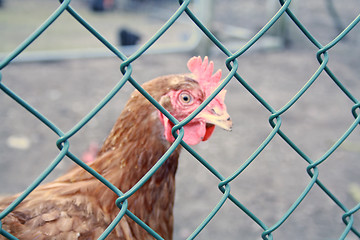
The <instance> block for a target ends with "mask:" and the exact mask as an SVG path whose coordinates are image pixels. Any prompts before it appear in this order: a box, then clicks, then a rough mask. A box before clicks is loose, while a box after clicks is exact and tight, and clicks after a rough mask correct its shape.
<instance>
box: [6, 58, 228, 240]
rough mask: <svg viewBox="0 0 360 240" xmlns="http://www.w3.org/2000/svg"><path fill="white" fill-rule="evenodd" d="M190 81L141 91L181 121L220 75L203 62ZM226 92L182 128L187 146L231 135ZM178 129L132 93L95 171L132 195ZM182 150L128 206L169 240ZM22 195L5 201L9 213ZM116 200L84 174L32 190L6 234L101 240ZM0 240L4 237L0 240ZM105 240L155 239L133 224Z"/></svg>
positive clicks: (173, 80) (192, 65)
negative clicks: (221, 132)
mask: <svg viewBox="0 0 360 240" xmlns="http://www.w3.org/2000/svg"><path fill="white" fill-rule="evenodd" d="M188 67H189V69H190V71H191V73H190V74H182V75H170V76H164V77H159V78H156V79H154V80H152V81H149V82H147V83H145V84H144V85H143V88H144V89H145V90H146V91H147V92H148V93H149V94H150V95H152V97H153V98H154V99H155V100H156V101H158V102H159V103H160V104H161V105H162V106H163V107H164V108H165V109H167V111H169V113H171V114H172V115H173V116H174V117H175V118H176V119H177V120H179V121H181V120H183V119H184V118H186V117H187V116H188V115H189V114H190V113H191V112H193V111H194V110H195V109H196V108H197V107H198V106H199V105H200V104H201V103H202V102H203V101H204V100H205V99H206V98H207V97H208V96H209V95H210V94H211V93H212V91H213V90H214V89H215V88H216V87H217V86H218V85H219V81H220V78H221V71H220V70H219V71H217V72H216V73H215V74H213V63H212V62H210V63H209V62H208V59H207V58H205V59H204V61H202V60H201V58H200V57H194V58H192V59H190V60H189V62H188ZM224 97H225V90H222V91H221V92H220V93H219V94H218V95H217V96H216V97H215V98H214V99H213V100H212V101H211V102H210V104H209V105H208V106H207V107H206V108H205V109H204V110H203V111H201V112H200V113H199V114H198V115H197V116H196V117H195V118H194V119H193V120H192V121H190V122H189V123H188V124H187V125H185V126H184V131H185V135H184V137H183V140H184V141H185V142H186V143H187V144H189V145H194V144H197V143H199V142H200V141H205V140H207V139H208V138H209V137H210V136H211V134H212V132H213V130H214V127H215V125H217V126H220V127H222V128H224V129H226V130H230V129H231V124H232V123H231V120H230V117H229V115H228V113H227V111H226V106H225V104H224ZM173 126H174V124H173V123H172V122H171V121H170V120H169V119H168V118H166V117H165V116H164V115H163V114H162V113H161V112H160V111H158V110H157V109H156V108H155V107H154V106H153V105H152V104H151V103H150V102H149V101H148V100H147V99H145V97H143V96H142V95H141V94H140V93H139V92H138V91H135V92H134V93H133V94H132V95H131V98H130V100H129V101H128V103H127V104H126V106H125V109H124V110H123V112H122V113H121V115H120V117H119V118H118V120H117V121H116V123H115V125H114V127H113V129H112V130H111V132H110V135H109V136H108V138H107V139H106V140H105V142H104V144H103V146H102V148H101V149H100V151H99V153H98V154H97V157H96V159H95V161H94V162H92V163H91V164H90V166H91V167H92V168H93V169H94V170H95V171H97V172H98V173H99V174H101V175H102V176H103V177H105V178H106V179H107V180H108V181H110V182H111V183H112V184H113V185H115V186H116V187H117V188H119V189H120V190H121V191H122V192H126V191H128V190H129V189H130V188H131V187H133V186H134V185H135V184H136V183H137V182H138V181H139V180H140V179H141V178H142V177H143V176H144V175H145V174H146V173H147V171H148V170H149V169H150V168H151V167H152V166H153V165H154V164H155V163H156V162H157V161H158V160H159V159H160V158H161V157H162V155H163V154H164V153H165V152H166V150H167V149H168V148H169V147H170V145H171V144H172V142H173V141H174V140H175V138H174V136H173V135H172V133H171V129H172V127H173ZM180 149H181V147H178V148H177V149H176V150H175V151H174V152H173V153H172V155H171V156H170V157H169V158H168V159H167V160H166V161H165V163H164V164H163V165H162V166H161V167H160V168H159V169H158V170H157V171H156V172H155V174H154V175H153V176H152V177H151V178H150V179H149V180H148V181H147V182H146V183H145V184H144V185H143V186H142V187H141V188H140V189H139V190H138V191H136V192H135V193H134V194H133V195H132V196H131V197H130V198H129V199H128V209H129V210H130V211H131V212H132V213H134V214H135V215H136V216H137V217H138V218H140V219H141V220H142V221H144V222H145V223H146V224H147V225H148V226H150V227H151V228H152V229H153V230H155V231H156V232H157V233H158V234H159V235H160V236H162V237H163V238H164V239H172V232H173V205H174V194H175V173H176V169H177V165H178V158H179V154H180ZM17 196H18V195H15V196H11V197H7V198H3V199H0V210H1V211H2V210H3V209H5V208H6V207H7V206H8V205H9V204H10V203H11V202H13V201H14V199H15V198H16V197H17ZM117 197H118V196H117V195H116V194H115V193H114V192H113V191H111V190H110V189H109V188H107V187H106V186H105V185H104V184H103V183H101V182H100V181H99V180H97V179H96V178H94V177H93V176H92V175H90V174H89V173H88V172H87V171H85V170H84V169H83V168H80V167H77V168H74V169H72V170H71V171H70V172H68V173H67V174H65V175H64V176H62V177H60V178H58V179H56V180H55V181H53V182H51V183H47V184H44V185H42V186H40V187H38V188H37V189H35V190H34V191H33V192H32V193H31V194H30V195H29V196H28V197H27V198H25V200H24V201H23V202H21V203H20V204H19V205H18V206H17V207H16V208H15V209H14V211H12V212H11V213H10V214H9V215H7V216H6V217H5V218H4V219H2V220H1V222H2V228H3V229H4V230H5V231H7V232H8V233H10V234H12V235H13V236H15V237H17V238H19V239H37V240H40V239H57V240H61V239H97V238H98V237H99V236H100V235H101V234H102V233H103V232H104V230H105V229H106V228H107V226H108V225H109V224H110V223H111V221H112V220H113V219H114V218H115V217H116V215H117V214H118V212H119V208H118V207H117V206H116V204H115V200H116V199H117ZM0 239H4V237H1V236H0ZM107 239H126V240H130V239H137V240H145V239H153V237H152V236H151V235H150V234H149V233H147V232H146V231H145V230H144V229H143V228H141V227H140V226H139V225H138V224H137V223H135V222H134V221H133V220H132V219H130V218H129V217H128V216H126V215H125V216H124V217H123V218H122V219H121V221H120V223H119V224H118V225H117V226H116V227H115V229H114V230H113V231H112V232H111V233H110V235H109V236H108V238H107Z"/></svg>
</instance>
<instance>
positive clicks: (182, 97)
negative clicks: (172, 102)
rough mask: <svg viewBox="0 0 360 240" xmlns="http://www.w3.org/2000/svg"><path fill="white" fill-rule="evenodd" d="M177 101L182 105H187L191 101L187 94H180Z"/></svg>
mask: <svg viewBox="0 0 360 240" xmlns="http://www.w3.org/2000/svg"><path fill="white" fill-rule="evenodd" d="M179 99H180V101H181V102H182V103H185V104H189V103H191V102H192V101H193V98H192V96H191V95H190V94H189V93H187V92H182V93H180V95H179Z"/></svg>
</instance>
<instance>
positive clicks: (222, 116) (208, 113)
mask: <svg viewBox="0 0 360 240" xmlns="http://www.w3.org/2000/svg"><path fill="white" fill-rule="evenodd" d="M199 117H200V118H202V119H204V120H205V121H206V123H207V124H212V125H215V126H218V127H221V128H222V129H225V130H227V131H231V129H232V121H231V118H230V115H229V114H228V113H227V111H226V110H224V109H220V108H218V107H213V108H211V109H210V110H207V109H205V110H204V111H202V112H200V113H199Z"/></svg>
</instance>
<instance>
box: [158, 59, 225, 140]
mask: <svg viewBox="0 0 360 240" xmlns="http://www.w3.org/2000/svg"><path fill="white" fill-rule="evenodd" d="M187 66H188V68H189V70H190V72H191V74H189V75H186V76H184V77H185V78H186V80H187V82H188V83H189V84H188V86H187V87H184V86H183V85H182V88H180V89H171V90H170V91H169V92H168V93H167V94H166V95H165V96H163V98H162V99H161V100H160V103H161V104H162V105H163V106H164V107H165V108H166V109H167V110H168V111H169V112H170V114H171V115H172V116H174V117H175V118H176V119H177V120H178V121H182V120H184V119H185V118H186V117H187V116H189V115H190V114H191V113H192V112H193V111H194V110H196V108H198V107H199V105H200V104H201V103H202V102H203V101H204V100H205V99H206V98H207V97H209V96H210V94H211V93H212V92H213V91H214V90H215V89H216V87H218V86H219V84H220V78H221V70H218V71H217V72H215V73H214V74H213V70H214V63H213V62H212V61H210V62H209V60H208V58H207V57H205V58H204V60H203V61H202V59H201V57H193V58H191V59H190V60H189V61H188V63H187ZM194 86H195V87H194ZM225 94H226V90H222V91H220V92H219V94H218V95H217V96H216V97H215V98H214V99H213V100H212V101H211V102H210V103H209V104H208V105H207V106H206V107H205V108H204V109H203V110H202V111H201V112H200V113H199V114H197V115H196V116H195V118H194V119H192V120H191V121H190V122H189V123H187V124H186V125H185V126H184V127H183V128H184V137H183V140H184V141H185V142H186V143H187V144H189V145H195V144H198V143H199V142H201V141H206V140H207V139H209V137H210V136H211V134H212V133H213V131H214V129H215V126H218V127H221V128H223V129H225V130H228V131H230V130H231V127H232V121H231V119H230V115H229V114H228V113H227V110H226V105H225V103H224V100H225ZM165 103H166V104H165ZM159 117H160V120H161V123H162V124H163V126H164V135H165V138H166V140H167V141H169V142H173V141H174V140H175V138H174V136H173V135H172V132H171V131H172V128H173V127H174V123H172V122H171V121H170V120H169V119H168V118H167V117H166V116H164V114H162V113H161V112H160V111H159Z"/></svg>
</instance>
